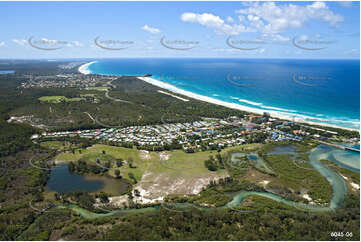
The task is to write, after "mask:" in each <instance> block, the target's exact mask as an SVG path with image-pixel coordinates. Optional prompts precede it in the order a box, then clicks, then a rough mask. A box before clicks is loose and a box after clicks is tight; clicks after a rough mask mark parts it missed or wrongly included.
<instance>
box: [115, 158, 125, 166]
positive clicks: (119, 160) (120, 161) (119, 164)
mask: <svg viewBox="0 0 361 242" xmlns="http://www.w3.org/2000/svg"><path fill="white" fill-rule="evenodd" d="M116 164H117V167H121V166H122V165H123V161H122V159H117V161H116Z"/></svg>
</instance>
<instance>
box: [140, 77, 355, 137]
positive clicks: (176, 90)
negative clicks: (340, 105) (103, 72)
mask: <svg viewBox="0 0 361 242" xmlns="http://www.w3.org/2000/svg"><path fill="white" fill-rule="evenodd" d="M137 78H138V79H140V80H142V81H144V82H147V83H149V84H151V85H154V86H157V87H160V88H163V89H166V90H169V91H171V92H174V93H177V94H181V95H184V96H187V97H190V98H194V99H197V100H200V101H204V102H209V103H213V104H217V105H221V106H224V107H228V108H232V109H237V110H241V111H245V112H250V113H255V114H260V115H262V114H263V113H264V112H267V113H269V114H270V115H271V117H274V118H279V119H284V120H289V121H295V122H299V123H304V124H310V125H319V126H324V127H333V128H339V129H345V130H352V131H359V130H358V129H352V128H346V127H339V126H336V125H331V124H327V123H317V122H311V121H306V120H304V119H302V118H299V117H288V116H285V115H282V114H281V113H280V112H277V111H272V110H261V109H257V108H251V107H247V106H244V105H241V104H236V103H229V102H225V101H221V100H218V99H215V98H212V97H207V96H203V95H199V94H196V93H192V92H189V91H185V90H182V89H180V88H177V87H175V86H173V85H170V84H168V83H165V82H161V81H158V80H156V79H153V78H151V77H137Z"/></svg>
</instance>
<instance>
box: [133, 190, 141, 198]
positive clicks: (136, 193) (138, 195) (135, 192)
mask: <svg viewBox="0 0 361 242" xmlns="http://www.w3.org/2000/svg"><path fill="white" fill-rule="evenodd" d="M134 195H135V196H136V197H140V192H139V191H138V190H137V189H134Z"/></svg>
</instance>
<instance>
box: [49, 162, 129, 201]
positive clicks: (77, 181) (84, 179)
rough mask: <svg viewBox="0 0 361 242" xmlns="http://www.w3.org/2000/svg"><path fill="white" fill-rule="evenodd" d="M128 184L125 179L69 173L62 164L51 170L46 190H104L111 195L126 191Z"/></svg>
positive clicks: (61, 191) (62, 191) (64, 191)
mask: <svg viewBox="0 0 361 242" xmlns="http://www.w3.org/2000/svg"><path fill="white" fill-rule="evenodd" d="M129 186H130V184H129V183H128V182H127V181H126V180H125V179H115V178H110V177H107V176H98V175H89V174H76V173H70V172H69V169H68V165H67V164H62V165H59V166H57V167H56V168H55V169H53V170H52V171H51V174H50V179H49V181H48V184H47V187H46V190H47V191H49V192H57V193H67V192H75V191H87V192H90V193H96V192H106V193H108V194H111V195H113V196H119V195H122V194H124V193H126V192H127V191H128V190H129Z"/></svg>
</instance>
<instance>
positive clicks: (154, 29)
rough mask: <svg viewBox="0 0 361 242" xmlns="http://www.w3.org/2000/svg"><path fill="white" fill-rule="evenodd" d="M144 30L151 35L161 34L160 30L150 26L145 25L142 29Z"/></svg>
mask: <svg viewBox="0 0 361 242" xmlns="http://www.w3.org/2000/svg"><path fill="white" fill-rule="evenodd" d="M142 30H145V31H148V32H149V33H152V34H159V33H160V30H159V29H157V28H153V27H150V26H148V25H144V26H143V27H142Z"/></svg>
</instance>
